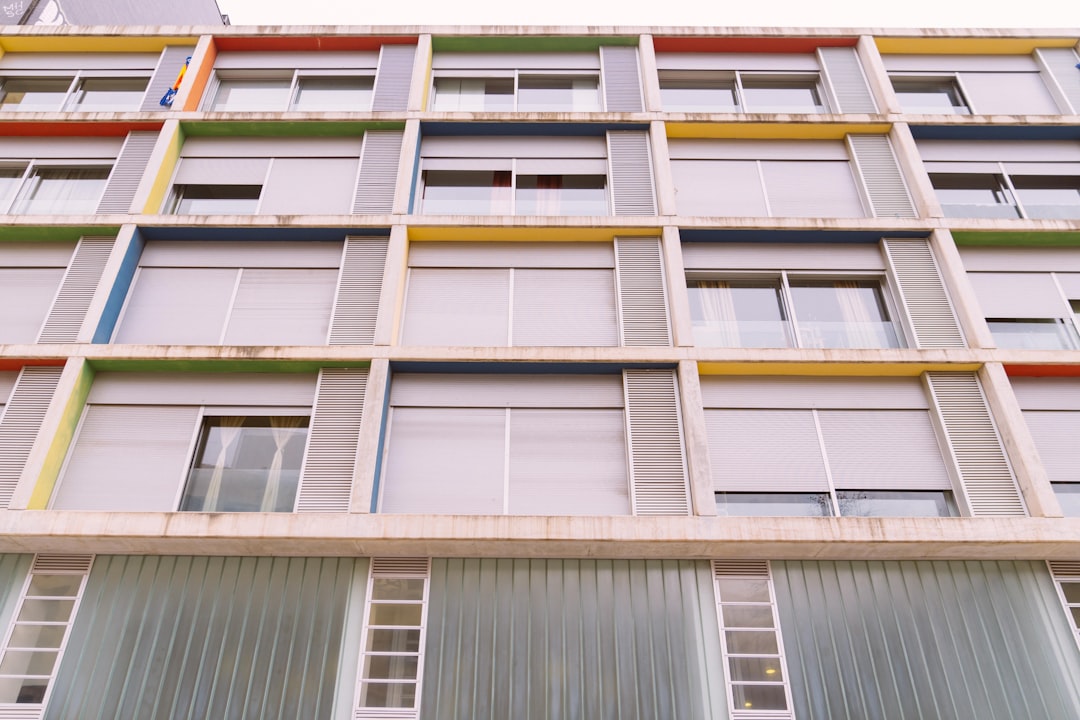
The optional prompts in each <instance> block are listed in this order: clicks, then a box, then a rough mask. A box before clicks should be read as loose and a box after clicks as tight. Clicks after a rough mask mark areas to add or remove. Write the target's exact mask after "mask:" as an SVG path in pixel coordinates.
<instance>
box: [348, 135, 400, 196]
mask: <svg viewBox="0 0 1080 720" xmlns="http://www.w3.org/2000/svg"><path fill="white" fill-rule="evenodd" d="M403 137H404V133H401V132H396V131H377V130H372V131H368V132H366V133H364V147H363V149H362V150H361V151H360V175H359V179H358V180H357V182H356V196H355V197H354V198H353V209H352V211H353V213H355V214H374V215H385V214H389V213H390V212H392V211H393V208H394V188H395V186H396V185H397V171H398V163H399V162H400V161H401V143H402V138H403Z"/></svg>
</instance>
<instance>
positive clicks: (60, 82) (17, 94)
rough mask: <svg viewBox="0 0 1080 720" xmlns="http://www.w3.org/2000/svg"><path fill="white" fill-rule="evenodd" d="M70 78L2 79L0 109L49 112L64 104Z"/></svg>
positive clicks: (69, 85)
mask: <svg viewBox="0 0 1080 720" xmlns="http://www.w3.org/2000/svg"><path fill="white" fill-rule="evenodd" d="M71 80H72V78H12V79H9V80H5V81H4V85H3V90H0V92H2V95H0V110H20V111H24V112H51V111H55V110H60V108H61V106H62V105H63V104H64V98H65V97H66V96H67V93H68V89H69V88H70V87H71Z"/></svg>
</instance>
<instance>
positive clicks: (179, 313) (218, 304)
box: [113, 267, 238, 345]
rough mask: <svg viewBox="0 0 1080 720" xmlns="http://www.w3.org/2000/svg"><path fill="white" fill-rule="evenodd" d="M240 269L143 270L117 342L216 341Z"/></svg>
mask: <svg viewBox="0 0 1080 720" xmlns="http://www.w3.org/2000/svg"><path fill="white" fill-rule="evenodd" d="M237 273H238V271H237V270H236V269H235V268H146V267H144V268H139V272H138V275H137V276H136V278H135V284H134V287H133V288H132V289H131V292H130V295H129V297H128V301H127V305H126V307H125V309H124V313H123V317H122V318H121V320H120V327H119V328H118V329H117V331H116V336H115V337H114V338H113V342H117V343H135V344H148V345H217V344H218V343H220V342H221V331H222V329H223V328H224V326H225V317H226V315H227V313H228V311H229V304H230V302H231V299H232V296H233V290H234V288H235V286H236V280H237Z"/></svg>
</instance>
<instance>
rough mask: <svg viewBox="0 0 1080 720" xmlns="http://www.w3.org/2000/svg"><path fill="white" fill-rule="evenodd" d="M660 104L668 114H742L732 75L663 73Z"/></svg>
mask: <svg viewBox="0 0 1080 720" xmlns="http://www.w3.org/2000/svg"><path fill="white" fill-rule="evenodd" d="M660 102H661V103H662V104H663V106H664V110H667V111H668V112H714V113H722V112H738V111H739V99H738V96H737V95H736V93H735V78H734V76H733V75H732V74H731V73H724V72H709V71H697V70H684V71H667V72H665V71H660Z"/></svg>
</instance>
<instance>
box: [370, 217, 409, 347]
mask: <svg viewBox="0 0 1080 720" xmlns="http://www.w3.org/2000/svg"><path fill="white" fill-rule="evenodd" d="M408 257H409V238H408V229H407V228H406V227H405V226H404V225H395V226H393V227H392V228H390V243H389V245H388V246H387V248H386V264H385V265H384V266H383V280H382V291H381V292H380V293H379V314H378V317H377V318H376V320H375V344H376V345H393V344H394V340H395V338H397V333H398V323H399V318H400V312H401V306H402V302H403V300H404V295H405V273H406V271H407V269H408Z"/></svg>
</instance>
